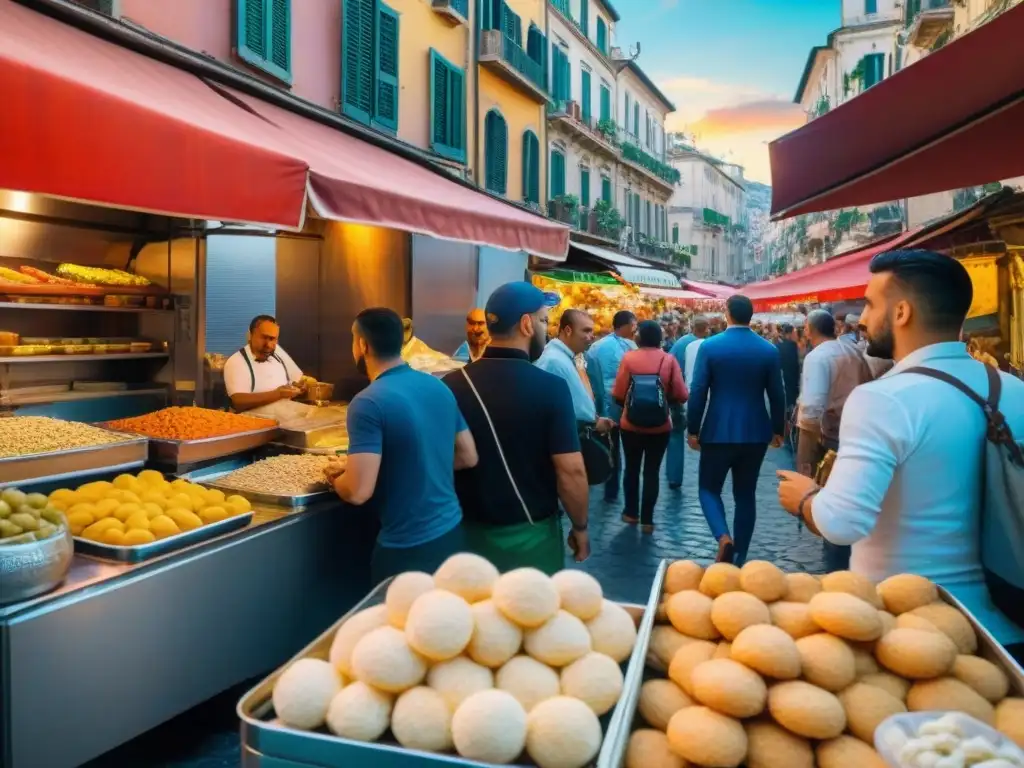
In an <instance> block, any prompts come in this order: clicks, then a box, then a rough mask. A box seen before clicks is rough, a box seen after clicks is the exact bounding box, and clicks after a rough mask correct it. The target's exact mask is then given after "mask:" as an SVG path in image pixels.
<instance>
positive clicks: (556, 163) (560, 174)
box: [550, 150, 565, 199]
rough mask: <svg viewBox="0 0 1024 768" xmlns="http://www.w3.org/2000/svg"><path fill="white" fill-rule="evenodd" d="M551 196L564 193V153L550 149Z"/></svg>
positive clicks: (559, 195)
mask: <svg viewBox="0 0 1024 768" xmlns="http://www.w3.org/2000/svg"><path fill="white" fill-rule="evenodd" d="M550 174H551V197H552V199H554V198H556V197H561V196H562V195H564V194H565V155H563V154H562V153H561V152H559V151H557V150H552V151H551V169H550Z"/></svg>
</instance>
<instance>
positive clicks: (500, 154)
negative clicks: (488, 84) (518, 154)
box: [484, 112, 508, 195]
mask: <svg viewBox="0 0 1024 768" xmlns="http://www.w3.org/2000/svg"><path fill="white" fill-rule="evenodd" d="M507 158H508V128H507V126H506V125H505V118H503V117H502V116H501V115H499V114H498V113H497V112H488V113H487V118H486V119H485V120H484V180H485V184H486V186H487V189H488V190H490V191H491V192H495V193H497V194H499V195H504V194H505V193H506V190H507V189H508V168H507Z"/></svg>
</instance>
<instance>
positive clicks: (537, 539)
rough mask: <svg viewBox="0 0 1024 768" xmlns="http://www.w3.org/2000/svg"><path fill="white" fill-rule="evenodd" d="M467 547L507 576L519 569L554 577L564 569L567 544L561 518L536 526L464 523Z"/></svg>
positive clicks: (553, 518)
mask: <svg viewBox="0 0 1024 768" xmlns="http://www.w3.org/2000/svg"><path fill="white" fill-rule="evenodd" d="M462 527H463V528H464V529H465V532H466V547H467V549H468V550H469V551H470V552H475V553H476V554H478V555H480V556H481V557H486V558H487V559H488V560H490V561H491V562H492V563H494V565H495V566H496V567H497V568H498V570H499V571H501V572H502V573H505V572H506V571H511V570H514V569H516V568H526V567H530V568H537V569H538V570H540V571H543V572H544V573H546V574H549V575H551V574H554V573H557V572H558V571H560V570H562V569H563V568H565V541H564V539H563V538H562V521H561V516H559V515H556V516H554V517H549V518H548V519H546V520H540V521H538V522H536V523H534V524H532V525H531V524H530V523H518V524H516V525H502V526H497V525H486V524H482V523H473V522H469V521H466V520H463V522H462Z"/></svg>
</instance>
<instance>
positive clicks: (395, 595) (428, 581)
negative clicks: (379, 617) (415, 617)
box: [384, 571, 434, 629]
mask: <svg viewBox="0 0 1024 768" xmlns="http://www.w3.org/2000/svg"><path fill="white" fill-rule="evenodd" d="M433 588H434V577H433V576H431V575H430V574H429V573H422V572H420V571H408V572H406V573H402V574H399V575H398V576H395V578H394V580H393V581H392V582H391V584H390V586H388V594H387V597H386V598H384V605H385V606H386V607H387V609H388V623H389V624H391V626H392V627H394V628H395V629H405V619H406V616H408V615H409V609H410V608H412V604H413V603H415V602H416V598H418V597H419V596H420V595H423V594H426V593H427V592H429V591H430V590H432V589H433Z"/></svg>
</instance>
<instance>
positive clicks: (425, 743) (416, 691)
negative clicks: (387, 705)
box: [391, 687, 452, 752]
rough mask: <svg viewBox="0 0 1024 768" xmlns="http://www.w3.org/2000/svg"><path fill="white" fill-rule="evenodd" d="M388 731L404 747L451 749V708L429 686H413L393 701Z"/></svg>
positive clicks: (437, 749)
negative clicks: (393, 706)
mask: <svg viewBox="0 0 1024 768" xmlns="http://www.w3.org/2000/svg"><path fill="white" fill-rule="evenodd" d="M391 731H392V733H394V734H395V738H396V739H397V740H398V743H399V744H401V745H402V746H403V747H405V748H406V749H419V750H422V751H424V752H445V751H447V750H449V749H451V748H452V711H451V710H450V709H449V708H448V704H447V702H445V700H444V697H443V696H441V694H439V693H438V692H437V691H435V690H433V689H432V688H423V687H419V688H412V689H410V690H408V691H406V692H405V693H403V694H402V695H401V696H399V697H398V701H396V702H395V708H394V710H393V711H392V713H391Z"/></svg>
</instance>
